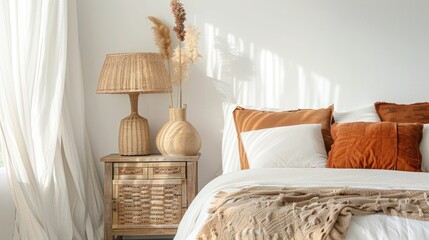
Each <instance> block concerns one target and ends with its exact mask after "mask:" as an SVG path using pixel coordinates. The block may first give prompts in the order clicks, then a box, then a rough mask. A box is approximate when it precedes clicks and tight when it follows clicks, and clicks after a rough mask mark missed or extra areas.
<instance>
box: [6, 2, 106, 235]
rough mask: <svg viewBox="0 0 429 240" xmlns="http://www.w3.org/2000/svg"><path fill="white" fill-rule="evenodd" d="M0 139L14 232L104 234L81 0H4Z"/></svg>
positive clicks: (33, 233)
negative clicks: (87, 108) (88, 125)
mask: <svg viewBox="0 0 429 240" xmlns="http://www.w3.org/2000/svg"><path fill="white" fill-rule="evenodd" d="M0 52H1V54H0V140H1V141H2V144H3V146H4V151H3V156H4V159H5V163H6V169H7V174H8V179H9V184H10V186H11V194H12V197H13V199H14V202H15V205H16V209H17V212H16V213H17V214H16V221H15V232H14V239H61V240H63V239H101V238H102V225H103V222H102V215H103V214H102V213H103V211H102V210H103V203H102V192H101V187H100V183H99V180H98V178H97V174H96V171H95V163H94V161H93V159H92V154H91V150H90V147H89V143H88V137H87V134H86V129H85V122H84V105H83V86H82V84H83V83H82V72H81V66H80V55H79V45H78V39H77V20H76V2H75V0H69V1H67V0H55V1H54V0H40V1H28V0H0Z"/></svg>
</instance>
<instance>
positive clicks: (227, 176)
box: [175, 104, 429, 240]
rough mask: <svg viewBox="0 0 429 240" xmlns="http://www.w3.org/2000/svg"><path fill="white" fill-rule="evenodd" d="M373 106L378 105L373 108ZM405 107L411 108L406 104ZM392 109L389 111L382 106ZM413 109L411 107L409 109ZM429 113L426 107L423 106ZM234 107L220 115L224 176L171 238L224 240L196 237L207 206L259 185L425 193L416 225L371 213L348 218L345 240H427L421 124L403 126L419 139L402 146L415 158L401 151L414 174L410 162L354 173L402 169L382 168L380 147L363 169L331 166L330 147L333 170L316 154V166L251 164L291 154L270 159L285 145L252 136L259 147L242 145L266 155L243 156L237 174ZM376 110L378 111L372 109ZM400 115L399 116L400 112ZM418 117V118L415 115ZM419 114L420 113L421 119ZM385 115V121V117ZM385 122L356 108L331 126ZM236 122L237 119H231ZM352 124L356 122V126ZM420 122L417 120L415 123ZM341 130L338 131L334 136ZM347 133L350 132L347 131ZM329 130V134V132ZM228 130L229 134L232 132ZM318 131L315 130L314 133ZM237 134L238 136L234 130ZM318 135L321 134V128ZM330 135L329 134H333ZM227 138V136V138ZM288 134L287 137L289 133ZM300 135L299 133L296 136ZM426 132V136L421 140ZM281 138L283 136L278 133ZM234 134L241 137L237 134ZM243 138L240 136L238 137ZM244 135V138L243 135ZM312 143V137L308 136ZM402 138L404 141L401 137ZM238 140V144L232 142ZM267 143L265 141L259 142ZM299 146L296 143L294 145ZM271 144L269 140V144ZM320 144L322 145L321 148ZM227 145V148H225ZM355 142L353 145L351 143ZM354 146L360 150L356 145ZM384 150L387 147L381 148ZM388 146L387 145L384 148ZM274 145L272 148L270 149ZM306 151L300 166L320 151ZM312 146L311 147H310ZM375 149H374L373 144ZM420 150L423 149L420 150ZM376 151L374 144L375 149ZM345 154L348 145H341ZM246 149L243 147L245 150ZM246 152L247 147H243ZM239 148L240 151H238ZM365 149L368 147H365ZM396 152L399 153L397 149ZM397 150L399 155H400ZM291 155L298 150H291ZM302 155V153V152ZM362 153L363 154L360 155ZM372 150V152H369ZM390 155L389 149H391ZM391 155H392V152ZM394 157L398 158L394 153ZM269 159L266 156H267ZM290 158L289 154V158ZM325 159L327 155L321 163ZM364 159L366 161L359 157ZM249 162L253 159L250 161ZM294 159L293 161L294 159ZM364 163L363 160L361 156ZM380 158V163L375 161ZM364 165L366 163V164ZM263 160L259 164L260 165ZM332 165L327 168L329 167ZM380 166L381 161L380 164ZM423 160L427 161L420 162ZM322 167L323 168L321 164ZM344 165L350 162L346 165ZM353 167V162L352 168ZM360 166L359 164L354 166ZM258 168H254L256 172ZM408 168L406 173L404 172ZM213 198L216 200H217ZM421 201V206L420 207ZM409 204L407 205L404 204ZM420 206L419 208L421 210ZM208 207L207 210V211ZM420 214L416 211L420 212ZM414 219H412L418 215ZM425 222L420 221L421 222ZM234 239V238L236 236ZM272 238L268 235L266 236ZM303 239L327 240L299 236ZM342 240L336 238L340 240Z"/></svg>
mask: <svg viewBox="0 0 429 240" xmlns="http://www.w3.org/2000/svg"><path fill="white" fill-rule="evenodd" d="M376 106H377V105H376ZM404 106H405V105H399V107H404ZM408 106H414V105H407V106H406V107H408ZM387 107H391V106H387ZM414 107H415V106H414ZM417 107H418V108H419V109H421V108H422V106H421V105H418V106H417ZM427 107H428V109H429V104H428V105H427ZM233 108H236V106H234V105H227V106H224V110H225V116H226V117H225V132H224V139H223V141H224V149H223V152H224V155H223V157H224V159H223V166H224V174H223V175H221V176H219V177H217V178H216V179H214V180H212V181H211V182H210V183H209V184H207V185H206V186H205V187H204V188H203V189H202V190H201V192H200V193H199V194H198V195H197V197H196V198H195V199H194V201H193V202H192V204H191V205H190V207H189V209H188V210H187V212H186V214H185V215H184V217H183V219H182V221H181V223H180V225H179V229H178V232H177V234H176V236H175V239H180V240H182V239H183V240H185V239H224V238H222V237H218V236H217V235H216V234H213V235H211V236H208V237H207V235H204V237H201V235H200V231H201V229H202V228H203V226H204V225H205V224H206V223H207V222H208V220H209V219H210V214H212V213H213V212H214V211H215V210H213V208H212V204H213V203H214V202H215V201H216V198H219V193H220V192H223V193H235V192H236V191H240V189H246V188H248V187H251V186H261V187H267V188H268V187H282V188H291V189H293V188H306V189H312V188H315V189H316V188H335V189H373V190H376V191H377V190H379V191H383V190H400V191H401V192H409V191H419V192H422V193H423V194H424V199H422V202H423V205H425V209H424V210H423V212H422V211H421V210H419V213H418V214H417V215H419V216H420V218H419V217H418V218H419V220H415V219H413V218H412V217H411V218H406V217H398V216H388V215H386V214H384V213H376V214H370V215H365V216H353V217H352V218H351V221H350V224H349V225H348V226H347V228H346V230H345V231H346V235H345V238H346V239H429V222H428V221H427V220H429V208H428V207H429V201H428V200H427V195H428V194H429V184H428V183H429V174H428V173H427V170H428V169H427V167H428V165H427V158H428V156H427V149H426V145H427V144H428V143H427V139H426V138H425V136H427V131H426V130H427V128H426V127H425V126H426V125H425V122H423V123H424V124H423V126H422V124H420V125H419V124H417V125H416V124H414V125H406V127H411V128H413V129H415V130H416V132H417V133H418V132H420V137H417V138H412V139H411V140H410V139H407V140H406V142H408V143H409V142H415V143H414V145H415V144H418V146H417V148H419V149H420V151H417V153H415V151H416V150H415V149H411V150H410V148H409V147H407V149H408V150H407V151H406V154H405V155H406V157H408V158H407V159H408V160H409V159H411V157H410V156H411V155H413V154H414V155H415V156H416V158H418V157H420V158H419V161H420V162H419V169H417V172H416V171H411V170H409V169H410V168H411V167H413V164H414V162H411V163H410V165H409V166H408V165H407V166H404V170H403V171H392V170H391V169H358V168H370V167H371V166H372V167H374V166H375V167H374V168H378V167H379V166H382V167H386V168H395V169H397V168H401V166H400V163H399V162H400V161H401V160H399V161H396V162H395V163H393V164H395V166H394V167H391V166H390V165H389V164H390V163H389V164H385V162H386V161H389V160H390V159H391V158H392V154H393V153H392V154H385V152H388V151H389V150H386V148H385V147H382V148H383V151H381V152H382V153H383V154H382V155H379V156H378V157H376V158H377V160H376V161H378V162H376V163H375V165H374V163H371V164H372V165H371V164H370V165H365V166H364V167H359V166H357V167H356V166H355V167H353V166H352V167H348V168H346V167H344V166H343V165H341V164H344V163H342V162H341V161H340V163H339V164H340V166H339V167H337V168H336V167H335V164H338V162H332V161H331V157H335V156H333V155H335V153H332V152H333V151H336V149H334V148H335V145H332V147H333V149H329V150H327V151H331V152H330V154H329V160H328V164H326V162H325V164H326V165H329V164H331V165H332V166H333V168H325V167H324V166H320V163H319V162H318V161H320V154H319V153H318V155H317V159H318V160H317V161H316V160H312V162H311V161H309V162H308V163H306V165H305V166H304V165H303V166H300V167H296V166H295V165H294V164H297V161H296V159H295V160H292V161H289V162H288V163H287V164H286V165H285V166H282V165H281V164H284V163H281V164H280V165H276V164H279V163H278V161H279V160H276V161H271V162H270V161H265V162H264V164H265V166H263V164H262V165H258V164H260V163H258V164H255V163H254V161H255V159H263V157H264V156H265V157H268V158H270V159H276V158H282V157H283V156H282V155H291V154H290V152H289V154H285V152H284V151H292V150H290V149H289V150H288V149H287V147H286V148H284V147H282V151H283V152H282V151H280V150H278V151H279V152H276V151H277V150H275V151H274V152H276V153H275V154H272V152H273V149H272V148H273V147H274V148H279V146H282V144H283V145H284V142H282V141H278V143H277V144H278V145H279V146H277V147H276V146H268V145H267V144H266V143H264V142H261V141H260V139H261V136H257V139H258V141H259V142H257V144H250V145H249V144H247V145H248V146H251V147H252V149H253V148H255V147H256V146H261V145H262V148H261V149H265V148H270V147H271V150H270V153H264V154H262V155H261V154H259V155H261V156H259V155H258V156H255V154H253V153H252V152H251V151H247V153H246V154H247V158H248V163H247V164H248V165H249V168H250V169H245V170H240V166H241V167H242V166H243V163H242V162H241V161H242V159H241V158H240V157H241V156H240V153H239V152H240V150H239V149H238V148H237V147H235V146H236V145H237V144H238V145H239V142H240V141H243V139H245V138H243V139H240V138H237V133H235V134H236V135H235V138H236V140H234V131H233V130H234V128H235V126H239V123H237V121H235V123H231V121H232V120H231V119H227V118H228V115H229V113H230V112H231V111H233V110H232V109H233ZM377 110H379V109H377ZM401 112H404V111H401ZM334 115H335V114H334ZM417 115H419V114H417ZM420 115H421V114H420ZM388 117H389V116H387V118H388ZM385 118H386V116H385V115H381V119H379V118H378V116H377V115H375V111H374V109H373V108H372V107H371V108H366V110H365V109H359V110H357V111H353V112H350V113H346V114H342V113H337V114H336V122H337V123H339V122H343V123H345V124H349V123H350V122H357V121H365V122H374V123H370V124H369V123H368V124H363V123H360V125H359V126H360V127H362V126H363V127H364V130H363V131H364V132H368V131H369V130H368V128H365V127H368V126H369V127H371V128H374V126H379V125H376V123H375V122H380V121H384V120H385ZM405 118H406V119H407V120H406V121H410V120H409V117H408V116H405ZM235 120H236V119H235ZM356 120H357V121H356ZM395 121H398V122H400V121H401V119H400V118H398V117H397V116H395ZM418 121H421V120H418ZM248 122H249V121H248V119H246V123H248ZM344 126H350V125H344ZM352 126H353V129H358V130H356V131H362V129H361V128H359V127H355V125H352ZM386 126H390V125H382V128H377V129H378V130H377V131H380V129H387V128H386ZM392 126H395V128H394V130H393V131H396V132H398V136H396V139H398V143H396V144H397V145H395V146H396V154H397V155H398V156H396V155H395V157H397V158H398V159H399V158H401V157H400V156H399V155H400V152H401V151H403V149H402V148H404V147H398V144H399V142H400V141H402V142H404V141H405V140H401V137H400V136H399V134H400V132H401V131H402V130H400V128H399V125H398V124H396V125H392ZM339 129H340V128H338V129H337V131H340V130H339ZM348 129H350V127H349V128H348ZM330 130H333V129H330ZM231 131H232V133H231ZM318 131H319V132H320V128H319V130H318ZM383 131H384V130H382V132H376V135H377V136H378V135H383V134H384V135H386V134H385V132H383ZM237 132H238V131H237ZM322 132H323V129H322ZM332 132H333V133H334V131H332ZM229 133H230V135H229V136H228V134H229ZM288 133H289V132H288ZM301 133H302V132H301ZM425 133H426V135H424V134H425ZM282 134H283V135H285V134H284V132H283V133H282ZM238 135H240V134H239V133H238ZM322 135H323V134H321V135H320V139H319V140H318V141H319V142H321V144H319V145H321V146H326V141H324V140H325V139H324V138H323V137H322ZM348 135H350V132H348ZM405 135H410V134H408V132H407V134H405ZM241 136H244V135H241ZM246 136H247V135H246ZM262 136H265V137H266V136H268V139H270V138H271V137H272V136H274V135H269V133H267V132H264V133H263V135H262ZM311 137H312V138H314V136H311ZM292 138H293V139H296V138H297V136H292ZM373 138H374V137H373V136H372V137H370V138H369V139H373ZM402 138H403V137H402ZM237 139H238V141H237ZM339 139H340V137H339V134H337V135H336V138H335V137H334V143H337V146H336V147H337V149H338V141H339ZM264 141H267V140H264ZM285 141H288V142H291V140H290V139H285ZM297 141H299V140H297ZM302 141H308V139H302ZM268 142H270V143H272V142H273V141H271V140H270V141H268ZM324 142H325V144H323V143H324ZM346 142H350V140H347V141H346ZM364 142H369V140H368V139H367V140H365V141H364ZM383 142H386V140H383ZM226 143H227V144H226ZM355 143H356V142H355ZM357 143H358V144H357V145H362V143H361V144H359V142H357ZM383 144H384V145H383V146H385V145H386V144H385V143H383ZM389 144H390V143H389ZM271 145H276V143H274V144H271ZM309 145H310V146H307V147H306V148H305V152H304V153H300V154H298V158H299V157H300V158H301V159H300V160H299V164H302V162H303V159H309V158H314V154H315V153H314V152H317V151H320V146H319V148H317V144H316V145H315V146H316V147H314V149H313V150H312V152H313V155H306V154H307V153H308V149H309V148H312V147H311V146H312V144H309ZM313 145H314V144H313ZM376 145H377V144H376ZM423 145H424V146H423ZM243 146H246V144H244V143H243ZM377 146H379V145H377ZM346 147H347V148H349V149H350V145H347V146H346ZM245 148H246V147H245ZM247 148H248V147H247ZM243 149H244V148H243ZM365 149H368V148H365ZM398 149H400V150H398ZM401 149H402V150H401ZM293 151H298V152H299V151H300V150H299V149H297V148H296V147H295V148H294V150H293ZM303 151H304V150H303ZM358 151H360V152H362V151H364V150H362V149H358ZM365 151H367V150H365ZM371 151H372V150H371ZM392 151H393V150H392ZM360 152H350V153H354V154H352V155H359V153H360ZM393 152H394V151H393ZM398 152H399V153H398ZM270 154H271V155H270ZM373 154H374V153H371V154H370V155H373ZM292 155H293V154H292ZM338 156H342V155H341V154H338ZM327 157H328V155H326V158H327ZM364 157H365V156H364ZM252 158H253V160H251V159H252ZM294 158H296V156H295V157H294ZM366 158H368V155H367V156H366ZM380 159H381V160H380ZM366 160H368V159H366ZM259 161H263V160H259ZM329 161H331V163H329ZM380 161H381V162H380ZM425 161H426V162H425ZM325 164H324V165H325ZM347 164H349V163H347ZM354 164H356V163H354ZM359 164H362V163H359ZM365 164H368V162H365ZM255 166H257V167H255ZM407 169H408V170H407ZM216 196H217V197H216ZM425 202H426V203H425ZM407 203H409V202H407ZM423 205H422V206H423ZM211 208H212V209H211ZM419 209H420V208H419ZM417 215H416V216H417ZM422 220H425V221H422ZM237 236H238V235H237ZM267 236H271V235H267ZM236 239H247V238H240V237H236ZM254 239H271V238H265V237H261V238H254ZM273 239H281V238H273ZM303 239H329V238H326V237H320V236H317V237H314V238H310V237H303ZM339 239H341V238H339Z"/></svg>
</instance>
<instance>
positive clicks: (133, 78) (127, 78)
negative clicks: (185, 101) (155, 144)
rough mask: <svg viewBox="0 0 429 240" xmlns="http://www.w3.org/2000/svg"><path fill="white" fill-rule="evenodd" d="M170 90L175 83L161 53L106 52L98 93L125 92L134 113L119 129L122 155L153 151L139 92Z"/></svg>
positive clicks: (143, 153) (165, 91) (123, 120)
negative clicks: (139, 107) (140, 106)
mask: <svg viewBox="0 0 429 240" xmlns="http://www.w3.org/2000/svg"><path fill="white" fill-rule="evenodd" d="M167 92H171V82H170V80H169V78H168V73H167V69H166V67H165V61H164V59H163V57H162V56H161V55H160V54H159V53H147V52H141V53H119V54H107V55H106V59H105V60H104V64H103V68H102V69H101V73H100V79H99V80H98V87H97V93H110V94H120V93H123V94H124V93H125V94H128V95H129V97H130V102H131V114H130V115H129V116H128V117H126V118H124V119H122V121H121V125H120V128H119V154H121V155H148V154H150V142H149V124H148V121H147V119H145V118H144V117H142V116H140V115H139V113H138V99H139V94H140V93H167Z"/></svg>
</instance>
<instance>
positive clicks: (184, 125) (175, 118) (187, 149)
mask: <svg viewBox="0 0 429 240" xmlns="http://www.w3.org/2000/svg"><path fill="white" fill-rule="evenodd" d="M169 114H170V120H169V121H168V122H167V123H166V124H165V125H164V126H163V127H162V128H161V130H159V132H158V135H157V136H156V146H157V148H158V150H159V152H160V153H161V154H162V155H167V156H194V155H197V154H198V153H199V151H200V149H201V137H200V135H199V134H198V131H197V129H195V127H194V126H192V124H191V123H189V122H188V121H186V108H170V109H169Z"/></svg>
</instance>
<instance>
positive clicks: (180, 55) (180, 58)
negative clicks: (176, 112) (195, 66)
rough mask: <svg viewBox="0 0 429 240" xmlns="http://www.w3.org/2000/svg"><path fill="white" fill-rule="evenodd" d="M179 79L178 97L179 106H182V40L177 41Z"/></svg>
mask: <svg viewBox="0 0 429 240" xmlns="http://www.w3.org/2000/svg"><path fill="white" fill-rule="evenodd" d="M179 50H180V51H179V74H180V75H179V79H180V83H179V98H180V101H179V102H180V107H181V108H182V107H183V106H182V91H183V90H182V82H183V81H182V42H179Z"/></svg>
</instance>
